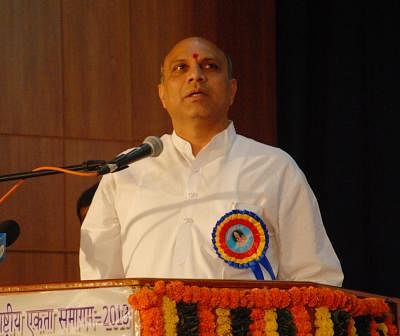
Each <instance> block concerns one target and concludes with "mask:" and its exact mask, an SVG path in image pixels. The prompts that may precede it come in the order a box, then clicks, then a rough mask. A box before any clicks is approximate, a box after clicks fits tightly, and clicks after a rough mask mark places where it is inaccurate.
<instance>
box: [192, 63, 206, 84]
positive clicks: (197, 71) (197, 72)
mask: <svg viewBox="0 0 400 336" xmlns="http://www.w3.org/2000/svg"><path fill="white" fill-rule="evenodd" d="M205 79H206V77H205V75H204V72H203V69H202V68H201V66H200V64H196V65H193V66H192V67H191V69H190V71H189V76H188V81H189V82H202V81H204V80H205Z"/></svg>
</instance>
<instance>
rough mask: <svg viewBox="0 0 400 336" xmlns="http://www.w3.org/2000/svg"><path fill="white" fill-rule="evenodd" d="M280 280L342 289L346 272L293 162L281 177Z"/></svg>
mask: <svg viewBox="0 0 400 336" xmlns="http://www.w3.org/2000/svg"><path fill="white" fill-rule="evenodd" d="M278 221H279V223H278V228H279V236H280V238H279V241H280V258H279V259H280V261H279V272H278V279H279V278H280V279H282V280H288V281H311V282H316V283H322V284H328V285H333V286H341V285H342V281H343V272H342V268H341V265H340V262H339V259H338V257H337V255H336V253H335V251H334V248H333V246H332V244H331V242H330V240H329V237H328V235H327V233H326V230H325V228H324V225H323V222H322V218H321V214H320V210H319V206H318V203H317V200H316V198H315V196H314V194H313V192H312V190H311V188H310V186H309V184H308V182H307V180H306V178H305V176H304V174H303V173H302V171H301V170H300V169H299V168H298V166H297V165H296V163H295V162H294V161H293V160H292V159H291V160H290V161H289V165H288V166H287V168H286V169H285V171H284V173H283V176H282V184H281V192H280V200H279V211H278Z"/></svg>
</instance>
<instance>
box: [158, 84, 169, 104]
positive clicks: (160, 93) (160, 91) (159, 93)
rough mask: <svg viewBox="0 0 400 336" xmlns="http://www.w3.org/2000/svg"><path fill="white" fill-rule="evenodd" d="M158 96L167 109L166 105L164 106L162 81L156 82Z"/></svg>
mask: <svg viewBox="0 0 400 336" xmlns="http://www.w3.org/2000/svg"><path fill="white" fill-rule="evenodd" d="M158 96H159V97H160V100H161V103H162V105H163V107H164V108H165V109H167V107H166V106H165V88H164V85H163V84H162V83H160V84H158Z"/></svg>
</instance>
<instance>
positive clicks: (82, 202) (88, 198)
mask: <svg viewBox="0 0 400 336" xmlns="http://www.w3.org/2000/svg"><path fill="white" fill-rule="evenodd" d="M98 186H99V182H97V183H95V184H94V185H92V186H91V187H90V188H88V189H86V190H84V191H83V192H82V194H81V195H80V196H79V198H78V201H77V202H76V214H77V215H78V218H79V220H80V221H82V218H81V209H82V208H85V207H88V206H89V205H90V204H91V203H92V200H93V196H94V194H95V192H96V190H97V187H98Z"/></svg>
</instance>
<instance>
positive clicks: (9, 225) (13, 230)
mask: <svg viewBox="0 0 400 336" xmlns="http://www.w3.org/2000/svg"><path fill="white" fill-rule="evenodd" d="M1 233H5V234H6V247H8V246H10V245H11V244H13V243H14V242H15V241H16V240H17V239H18V237H19V233H20V229H19V225H18V223H17V222H16V221H14V220H12V219H10V220H6V221H4V222H1V223H0V234H1Z"/></svg>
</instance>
